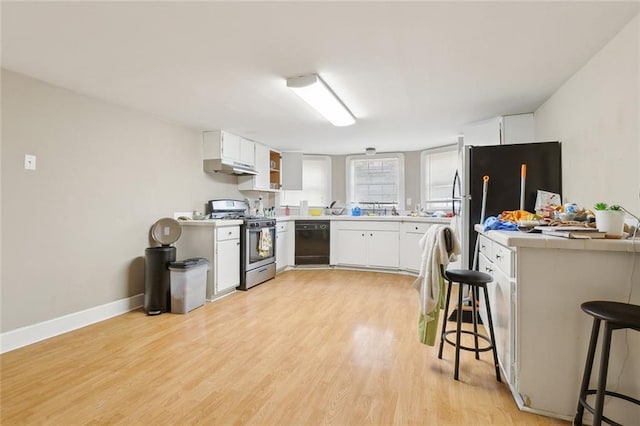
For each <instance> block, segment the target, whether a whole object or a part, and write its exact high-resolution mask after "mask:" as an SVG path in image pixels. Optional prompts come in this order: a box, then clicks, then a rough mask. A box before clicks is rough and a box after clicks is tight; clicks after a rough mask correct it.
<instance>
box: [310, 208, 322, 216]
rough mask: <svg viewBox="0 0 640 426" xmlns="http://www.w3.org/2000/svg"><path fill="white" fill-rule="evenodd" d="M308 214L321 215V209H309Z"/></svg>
mask: <svg viewBox="0 0 640 426" xmlns="http://www.w3.org/2000/svg"><path fill="white" fill-rule="evenodd" d="M309 214H310V215H311V216H321V215H322V209H309Z"/></svg>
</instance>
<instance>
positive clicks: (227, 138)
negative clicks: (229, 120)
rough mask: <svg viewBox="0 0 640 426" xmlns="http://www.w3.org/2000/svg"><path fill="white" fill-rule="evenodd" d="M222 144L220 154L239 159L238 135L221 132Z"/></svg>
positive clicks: (231, 158)
mask: <svg viewBox="0 0 640 426" xmlns="http://www.w3.org/2000/svg"><path fill="white" fill-rule="evenodd" d="M220 137H221V138H222V141H221V142H222V144H221V146H220V151H221V152H220V155H221V156H222V158H227V159H230V160H234V161H239V160H240V137H239V136H236V135H234V134H232V133H228V132H222V135H221V136H220Z"/></svg>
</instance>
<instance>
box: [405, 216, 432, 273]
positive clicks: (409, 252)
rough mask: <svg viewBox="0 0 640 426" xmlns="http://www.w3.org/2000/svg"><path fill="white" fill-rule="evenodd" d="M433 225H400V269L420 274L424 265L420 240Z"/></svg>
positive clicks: (407, 223)
mask: <svg viewBox="0 0 640 426" xmlns="http://www.w3.org/2000/svg"><path fill="white" fill-rule="evenodd" d="M430 226H431V224H429V223H411V222H405V223H402V224H401V225H400V268H401V269H406V270H408V271H413V272H419V271H420V264H421V263H422V251H421V250H420V246H419V242H420V239H421V238H422V237H423V236H424V234H425V233H426V232H427V230H428V229H429V227H430Z"/></svg>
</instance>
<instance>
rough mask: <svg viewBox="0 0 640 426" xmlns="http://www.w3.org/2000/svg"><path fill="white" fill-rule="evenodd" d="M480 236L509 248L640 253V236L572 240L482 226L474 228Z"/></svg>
mask: <svg viewBox="0 0 640 426" xmlns="http://www.w3.org/2000/svg"><path fill="white" fill-rule="evenodd" d="M474 229H475V230H476V231H477V232H478V233H479V234H482V235H486V236H487V238H489V239H491V240H493V241H495V242H497V243H499V244H502V245H504V246H508V247H527V248H548V249H568V250H594V251H627V252H640V236H637V237H636V239H635V241H633V240H631V239H609V238H598V239H593V240H591V239H571V238H564V237H554V236H551V235H544V234H538V233H526V232H521V231H486V232H485V231H483V230H482V226H481V225H475V228H474Z"/></svg>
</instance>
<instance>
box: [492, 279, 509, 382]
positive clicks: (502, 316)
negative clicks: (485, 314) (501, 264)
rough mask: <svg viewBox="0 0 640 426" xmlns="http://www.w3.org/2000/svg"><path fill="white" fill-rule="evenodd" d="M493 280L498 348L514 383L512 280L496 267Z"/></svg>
mask: <svg viewBox="0 0 640 426" xmlns="http://www.w3.org/2000/svg"><path fill="white" fill-rule="evenodd" d="M493 281H494V282H493V284H489V285H488V287H489V288H490V289H491V290H490V291H489V295H490V296H493V297H490V298H489V301H490V303H491V313H492V314H493V315H492V316H493V328H494V333H495V335H496V350H497V352H498V360H499V361H500V364H501V365H502V369H503V370H504V373H505V375H506V376H507V381H508V382H509V383H512V377H511V366H512V364H513V354H512V348H513V347H514V341H513V339H514V336H513V331H514V327H513V323H514V317H513V314H514V313H513V312H512V309H511V308H512V304H511V287H512V282H511V281H510V280H509V278H508V277H507V276H506V275H505V274H504V273H503V272H502V271H501V270H500V269H499V268H494V273H493Z"/></svg>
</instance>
